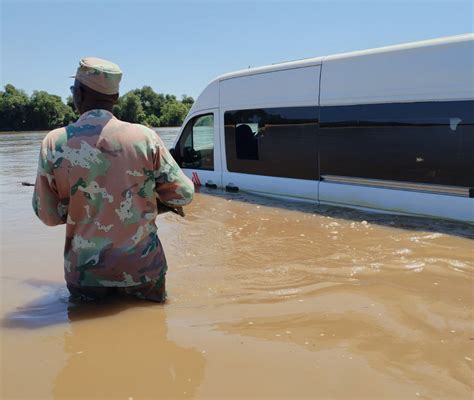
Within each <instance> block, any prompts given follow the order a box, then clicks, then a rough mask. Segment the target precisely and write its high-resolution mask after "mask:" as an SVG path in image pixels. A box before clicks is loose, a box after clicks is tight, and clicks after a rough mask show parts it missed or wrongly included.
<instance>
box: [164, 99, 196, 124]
mask: <svg viewBox="0 0 474 400" xmlns="http://www.w3.org/2000/svg"><path fill="white" fill-rule="evenodd" d="M188 111H189V110H188V107H187V106H186V105H185V104H183V103H181V102H178V101H176V100H175V101H169V102H167V103H166V104H165V105H164V107H163V113H162V115H161V117H160V122H161V126H179V125H181V124H182V123H183V120H184V118H185V117H186V115H187V113H188Z"/></svg>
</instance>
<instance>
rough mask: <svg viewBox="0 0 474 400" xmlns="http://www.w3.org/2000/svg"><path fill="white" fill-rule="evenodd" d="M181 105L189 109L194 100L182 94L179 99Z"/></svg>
mask: <svg viewBox="0 0 474 400" xmlns="http://www.w3.org/2000/svg"><path fill="white" fill-rule="evenodd" d="M181 103H183V104H185V105H186V106H187V107H189V109H190V108H191V107H192V106H193V104H194V99H193V98H192V97H191V96H186V95H185V94H183V96H182V97H181Z"/></svg>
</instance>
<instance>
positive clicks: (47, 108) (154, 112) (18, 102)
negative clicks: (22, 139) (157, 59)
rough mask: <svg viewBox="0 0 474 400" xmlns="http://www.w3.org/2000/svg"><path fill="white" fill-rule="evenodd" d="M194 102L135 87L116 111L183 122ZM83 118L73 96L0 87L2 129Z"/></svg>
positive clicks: (137, 118)
mask: <svg viewBox="0 0 474 400" xmlns="http://www.w3.org/2000/svg"><path fill="white" fill-rule="evenodd" d="M193 103H194V99H193V98H192V97H189V96H186V95H183V96H182V98H181V100H178V99H177V98H176V96H174V95H170V94H162V93H156V92H155V91H154V90H153V89H152V88H151V87H150V86H144V87H143V88H141V89H135V90H131V91H130V92H127V93H126V94H124V95H123V96H121V97H120V98H119V100H118V102H117V104H116V105H115V106H114V109H113V113H114V115H115V116H116V117H117V118H119V119H121V120H123V121H128V122H133V123H140V124H145V125H148V126H153V127H159V126H179V125H181V124H182V122H183V120H184V118H185V117H186V115H187V113H188V111H189V109H190V108H191V106H192V105H193ZM77 118H79V115H78V113H77V112H76V111H75V108H74V103H73V101H72V97H71V96H69V97H68V98H67V100H66V104H64V102H63V101H62V99H61V97H60V96H55V95H52V94H49V93H47V92H45V91H42V90H41V91H34V92H33V94H32V95H31V96H28V95H27V94H26V93H25V91H24V90H21V89H17V88H15V86H13V85H10V84H8V85H6V86H5V88H4V90H3V91H0V131H25V130H51V129H55V128H58V127H60V126H64V125H68V124H69V123H71V122H74V121H75V120H76V119H77Z"/></svg>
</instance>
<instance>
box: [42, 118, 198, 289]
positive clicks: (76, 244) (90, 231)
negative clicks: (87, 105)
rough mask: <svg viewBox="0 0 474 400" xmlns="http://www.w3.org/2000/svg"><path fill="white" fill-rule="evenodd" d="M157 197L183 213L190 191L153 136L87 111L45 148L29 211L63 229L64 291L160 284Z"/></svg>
mask: <svg viewBox="0 0 474 400" xmlns="http://www.w3.org/2000/svg"><path fill="white" fill-rule="evenodd" d="M157 196H158V198H159V199H160V201H161V202H163V203H165V204H168V205H171V206H181V205H185V204H188V203H189V202H191V200H192V196H193V185H192V183H191V181H190V180H189V179H188V178H187V177H186V176H185V175H184V174H183V172H182V171H181V170H180V168H179V167H178V165H177V164H176V163H175V161H174V160H173V158H172V157H171V155H170V154H169V152H168V151H167V150H166V148H165V146H164V145H163V142H162V141H161V139H160V138H159V137H158V136H157V135H156V134H155V132H153V131H152V130H151V129H148V128H146V127H144V126H142V125H136V124H129V123H126V122H122V121H119V120H118V119H116V118H115V117H114V116H113V115H112V113H110V112H108V111H105V110H91V111H88V112H85V113H84V114H82V115H81V117H80V118H79V120H78V121H77V122H76V123H74V124H72V125H69V126H67V127H66V128H60V129H56V130H54V131H52V132H50V133H49V134H48V135H47V136H46V138H45V139H44V141H43V144H42V149H41V155H40V165H39V168H38V178H37V181H36V188H35V194H34V196H33V207H34V209H35V212H36V214H37V215H38V217H39V218H40V219H41V220H42V221H43V222H44V223H46V224H47V225H57V224H62V223H67V228H66V244H65V252H64V267H65V274H66V281H67V283H68V284H71V285H74V286H82V287H84V286H93V287H101V286H102V287H130V286H136V285H140V284H143V283H146V282H150V281H155V280H157V279H158V278H159V277H160V276H162V275H163V274H164V273H165V272H166V268H167V266H166V259H165V256H164V253H163V249H162V247H161V243H160V241H159V239H158V236H157V234H156V231H157V228H156V224H155V218H156V216H157V206H156V199H157Z"/></svg>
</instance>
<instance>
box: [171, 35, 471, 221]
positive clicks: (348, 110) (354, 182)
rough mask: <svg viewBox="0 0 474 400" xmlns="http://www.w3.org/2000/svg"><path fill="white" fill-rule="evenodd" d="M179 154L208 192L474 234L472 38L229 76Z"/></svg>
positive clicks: (213, 87)
mask: <svg viewBox="0 0 474 400" xmlns="http://www.w3.org/2000/svg"><path fill="white" fill-rule="evenodd" d="M172 154H173V155H174V157H175V158H176V160H177V162H178V163H179V165H180V166H181V168H182V169H183V170H184V172H185V173H186V175H187V176H189V177H190V178H192V179H193V181H194V182H195V183H197V184H201V183H202V185H206V186H208V187H210V188H225V189H226V190H229V191H239V190H240V191H246V192H252V193H256V194H261V195H266V196H272V197H282V198H289V199H299V200H303V201H307V202H312V203H314V204H328V205H336V206H342V207H351V208H360V209H364V210H371V211H378V212H384V213H397V214H408V215H417V216H427V217H437V218H444V219H450V220H457V221H464V222H470V223H474V34H466V35H460V36H453V37H446V38H441V39H435V40H428V41H423V42H417V43H410V44H404V45H397V46H390V47H384V48H379V49H373V50H366V51H357V52H353V53H346V54H339V55H333V56H328V57H318V58H311V59H305V60H301V61H293V62H285V63H281V64H274V65H270V66H265V67H260V68H250V69H246V70H242V71H237V72H233V73H229V74H225V75H222V76H220V77H218V78H216V79H215V80H213V81H212V82H211V83H210V84H209V85H208V86H207V87H206V88H205V89H204V91H203V92H202V93H201V95H200V96H199V97H198V99H197V100H196V102H195V103H194V105H193V107H192V108H191V110H190V112H189V114H188V116H187V117H186V119H185V121H184V124H183V126H182V128H181V130H180V133H179V135H178V137H177V139H176V142H175V144H174V148H173V149H172Z"/></svg>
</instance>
